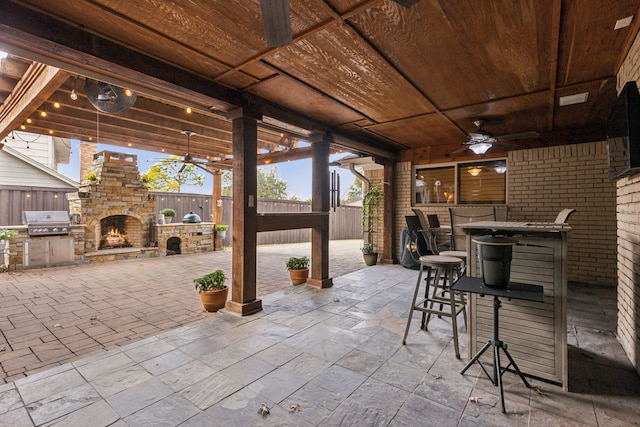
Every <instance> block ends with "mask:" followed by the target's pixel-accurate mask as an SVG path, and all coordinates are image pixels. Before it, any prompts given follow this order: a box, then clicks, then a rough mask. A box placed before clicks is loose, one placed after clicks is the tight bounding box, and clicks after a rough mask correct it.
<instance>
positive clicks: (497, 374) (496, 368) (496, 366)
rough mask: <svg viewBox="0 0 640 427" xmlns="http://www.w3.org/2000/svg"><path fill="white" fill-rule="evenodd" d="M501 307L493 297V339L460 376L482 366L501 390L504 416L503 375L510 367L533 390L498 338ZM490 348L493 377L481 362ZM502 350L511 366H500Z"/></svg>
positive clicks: (474, 357)
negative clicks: (474, 366)
mask: <svg viewBox="0 0 640 427" xmlns="http://www.w3.org/2000/svg"><path fill="white" fill-rule="evenodd" d="M500 306H501V303H500V299H498V297H497V296H494V297H493V339H491V340H489V341H487V343H486V344H485V345H484V346H483V347H482V349H480V351H478V352H477V353H476V355H475V356H473V358H471V360H470V361H469V363H467V365H466V366H465V367H464V368H463V369H462V371H460V374H462V375H464V373H465V372H466V371H467V369H469V368H470V367H471V365H473V364H474V363H476V362H477V363H478V365H480V367H481V368H482V370H483V371H484V373H485V374H486V375H487V377H488V378H489V380H490V381H491V383H492V384H493V385H494V386H498V390H500V403H501V404H502V413H503V414H504V413H505V412H506V410H505V407H504V391H503V389H502V375H503V374H504V373H505V372H506V371H507V370H509V368H510V367H513V370H515V371H516V373H517V374H518V375H519V376H520V378H521V379H522V382H523V383H524V385H525V386H527V388H531V385H530V384H529V382H528V381H527V379H526V378H525V377H524V375H522V372H520V369H519V368H518V365H517V364H516V362H515V360H513V357H511V355H510V354H509V351H508V350H507V344H505V343H504V342H502V341H500V339H499V338H498V313H499V310H500ZM489 347H493V375H491V374H490V373H489V371H487V368H486V367H485V366H484V364H483V363H482V361H481V360H480V357H481V356H482V355H483V354H484V352H485V351H487V350H488V349H489ZM500 350H502V352H503V353H504V354H505V356H507V359H509V364H508V365H507V366H506V367H504V368H503V367H502V366H501V365H500Z"/></svg>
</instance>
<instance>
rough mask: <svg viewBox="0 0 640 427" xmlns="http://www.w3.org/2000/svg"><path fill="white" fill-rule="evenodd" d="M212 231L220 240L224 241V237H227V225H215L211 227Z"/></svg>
mask: <svg viewBox="0 0 640 427" xmlns="http://www.w3.org/2000/svg"><path fill="white" fill-rule="evenodd" d="M213 229H214V230H215V231H216V233H217V234H218V237H219V238H221V239H222V240H224V239H225V237H227V230H228V229H229V225H227V224H216V225H215V226H214V227H213Z"/></svg>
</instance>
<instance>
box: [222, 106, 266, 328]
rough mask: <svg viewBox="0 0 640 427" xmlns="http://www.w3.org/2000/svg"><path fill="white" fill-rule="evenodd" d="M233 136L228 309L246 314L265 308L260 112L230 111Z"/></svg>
mask: <svg viewBox="0 0 640 427" xmlns="http://www.w3.org/2000/svg"><path fill="white" fill-rule="evenodd" d="M229 118H230V119H232V132H233V135H232V139H233V244H232V246H233V248H232V262H231V275H232V285H231V300H230V301H227V304H226V309H227V310H228V311H232V312H235V313H239V314H241V315H243V316H245V315H248V314H253V313H256V312H258V311H260V310H262V301H261V300H259V299H256V295H257V294H256V242H257V225H256V217H257V204H258V203H257V198H258V196H257V192H258V183H257V171H256V167H257V160H258V154H257V152H258V126H257V120H256V114H251V112H250V111H247V109H238V110H235V111H233V112H232V113H230V115H229Z"/></svg>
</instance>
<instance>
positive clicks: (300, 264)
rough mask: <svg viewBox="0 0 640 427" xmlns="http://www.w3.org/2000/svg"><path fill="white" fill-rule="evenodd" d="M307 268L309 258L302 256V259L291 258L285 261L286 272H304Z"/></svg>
mask: <svg viewBox="0 0 640 427" xmlns="http://www.w3.org/2000/svg"><path fill="white" fill-rule="evenodd" d="M308 268H309V258H307V257H306V256H303V257H302V258H296V257H291V258H289V259H288V260H287V270H306V269H308Z"/></svg>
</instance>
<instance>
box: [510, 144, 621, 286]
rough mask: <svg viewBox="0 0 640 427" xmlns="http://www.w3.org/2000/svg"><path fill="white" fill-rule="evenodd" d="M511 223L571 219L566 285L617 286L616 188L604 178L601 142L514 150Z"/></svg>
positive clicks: (512, 156)
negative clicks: (569, 211) (564, 213)
mask: <svg viewBox="0 0 640 427" xmlns="http://www.w3.org/2000/svg"><path fill="white" fill-rule="evenodd" d="M507 165H508V174H509V175H508V178H507V205H508V207H509V220H513V221H548V222H551V221H553V220H554V219H555V217H556V215H557V214H558V212H560V211H561V210H562V209H564V208H575V209H576V212H575V213H574V214H573V215H572V216H571V218H570V219H569V224H570V225H571V233H569V247H568V257H567V274H568V279H569V280H570V281H576V282H584V283H594V284H601V285H610V286H614V285H615V283H616V220H615V215H616V211H615V210H616V207H615V206H616V204H615V198H616V196H615V191H616V190H615V183H613V182H610V181H609V180H608V178H607V149H606V143H605V142H596V143H590V144H577V145H564V146H559V147H547V148H538V149H532V150H519V151H512V152H510V154H509V157H508V159H507Z"/></svg>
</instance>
